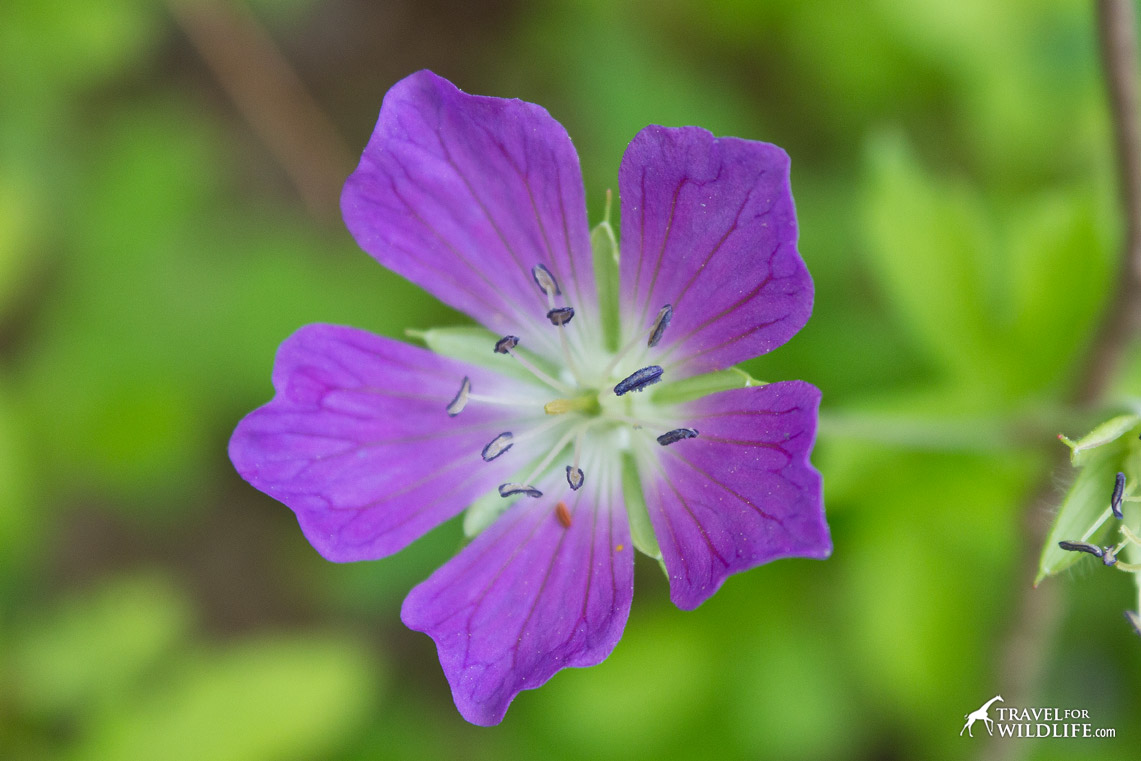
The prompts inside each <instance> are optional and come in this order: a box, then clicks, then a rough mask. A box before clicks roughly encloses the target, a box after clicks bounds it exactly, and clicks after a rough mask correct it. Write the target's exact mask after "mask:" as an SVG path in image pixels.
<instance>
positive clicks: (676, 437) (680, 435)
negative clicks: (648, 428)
mask: <svg viewBox="0 0 1141 761" xmlns="http://www.w3.org/2000/svg"><path fill="white" fill-rule="evenodd" d="M696 438H697V429H695V428H675V429H673V430H672V431H666V432H665V433H663V434H662V435H661V436H659V437H658V443H659V444H661V445H662V446H663V447H668V446H669V445H670V444H675V443H677V442H679V441H681V440H682V439H696Z"/></svg>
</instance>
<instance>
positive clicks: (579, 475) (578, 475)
mask: <svg viewBox="0 0 1141 761" xmlns="http://www.w3.org/2000/svg"><path fill="white" fill-rule="evenodd" d="M585 478H586V475H585V474H584V473H583V472H582V468H576V467H574V466H573V465H568V466H567V483H568V484H570V488H571V490H572V491H578V490H579V489H581V488H582V482H583V480H584V479H585Z"/></svg>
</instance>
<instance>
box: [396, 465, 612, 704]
mask: <svg viewBox="0 0 1141 761" xmlns="http://www.w3.org/2000/svg"><path fill="white" fill-rule="evenodd" d="M587 491H591V490H588V489H583V490H582V491H578V492H574V493H573V494H571V495H568V496H567V498H566V502H565V504H566V505H567V506H568V510H569V513H570V517H571V520H570V526H569V527H564V524H563V523H562V522H561V521H560V520H559V518H558V516H557V515H556V507H555V502H554V500H547V499H543V500H540V501H538V502H536V501H534V500H523V501H520V502H519V503H517V504H516V505H515V506H514V507H513V508H512V509H511V510H510V511H509V512H508V513H507V514H505V515H504V516H503V517H502V518H500V519H499V520H498V521H497V522H496V523H495V524H493V525H492V526H491V527H490V528H488V529H487V530H486V531H484V532H483V533H482V534H480V535H479V536H478V537H477V538H476V540H475V541H474V542H472V543H471V544H470V545H468V546H467V547H466V548H465V549H464V550H463V552H461V553H460V554H459V555H457V556H456V557H455V558H453V559H452V560H451V561H450V562H449V563H448V564H447V565H445V566H443V567H442V568H440V569H439V570H438V571H436V572H435V573H434V574H432V576H431V577H430V578H429V579H428V580H427V581H425V582H424V583H422V584H420V585H419V586H417V587H416V588H415V589H413V590H412V592H411V593H410V594H409V595H408V597H407V599H405V601H404V608H403V610H402V611H401V614H400V616H401V619H402V620H403V621H404V624H405V625H406V626H408V627H409V628H410V629H415V630H417V631H422V632H425V633H426V634H428V635H429V636H430V637H432V639H434V640H435V641H436V648H437V650H438V651H439V655H440V665H441V666H442V667H443V669H444V674H445V675H446V676H447V678H448V682H449V683H450V684H451V687H452V696H453V697H454V699H455V702H456V707H457V708H458V709H459V711H460V713H461V714H463V716H464V718H465V719H467V720H468V721H470V722H472V723H473V724H481V725H485V726H487V725H492V724H498V723H499V722H500V721H501V720H502V719H503V714H504V713H505V712H506V711H507V706H508V705H509V704H510V703H511V701H512V699H513V698H514V697H515V695H516V694H518V693H519V691H520V690H529V689H533V688H535V687H538V686H540V685H541V684H543V683H544V682H546V681H547V680H548V679H550V678H551V677H552V676H553V675H554V674H555V672H557V671H559V670H560V669H563V668H566V667H568V666H593V665H595V664H597V663H600V662H602V661H603V660H604V659H605V658H606V656H608V655H609V654H610V651H611V650H613V649H614V645H616V644H617V643H618V639H619V638H620V637H621V636H622V629H623V628H624V627H625V626H626V618H627V617H628V616H629V613H630V600H631V598H632V597H633V593H634V577H633V573H634V560H633V557H634V556H633V548H632V547H631V545H630V531H629V526H628V524H627V521H626V513H625V510H624V509H623V507H622V503H621V500H620V498H619V495H618V489H617V486H616V485H612V486H610V487H608V488H607V489H606V490H605V491H604V492H603V495H604V496H602V497H601V498H599V497H598V496H597V492H594V493H592V494H591V495H587V494H586V493H585V492H587Z"/></svg>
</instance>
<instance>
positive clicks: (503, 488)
mask: <svg viewBox="0 0 1141 761" xmlns="http://www.w3.org/2000/svg"><path fill="white" fill-rule="evenodd" d="M516 494H526V495H527V496H528V497H536V498H538V497H541V496H543V492H541V491H539V490H538V489H536V488H535V487H534V486H530V485H529V484H516V483H506V484H500V485H499V496H501V497H511V496H514V495H516Z"/></svg>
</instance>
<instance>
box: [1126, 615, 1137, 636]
mask: <svg viewBox="0 0 1141 761" xmlns="http://www.w3.org/2000/svg"><path fill="white" fill-rule="evenodd" d="M1125 620H1126V621H1128V622H1129V625H1130V626H1132V627H1133V631H1135V632H1137V636H1138V637H1141V616H1139V615H1137V614H1136V613H1134V612H1133V611H1131V610H1127V611H1125Z"/></svg>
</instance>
